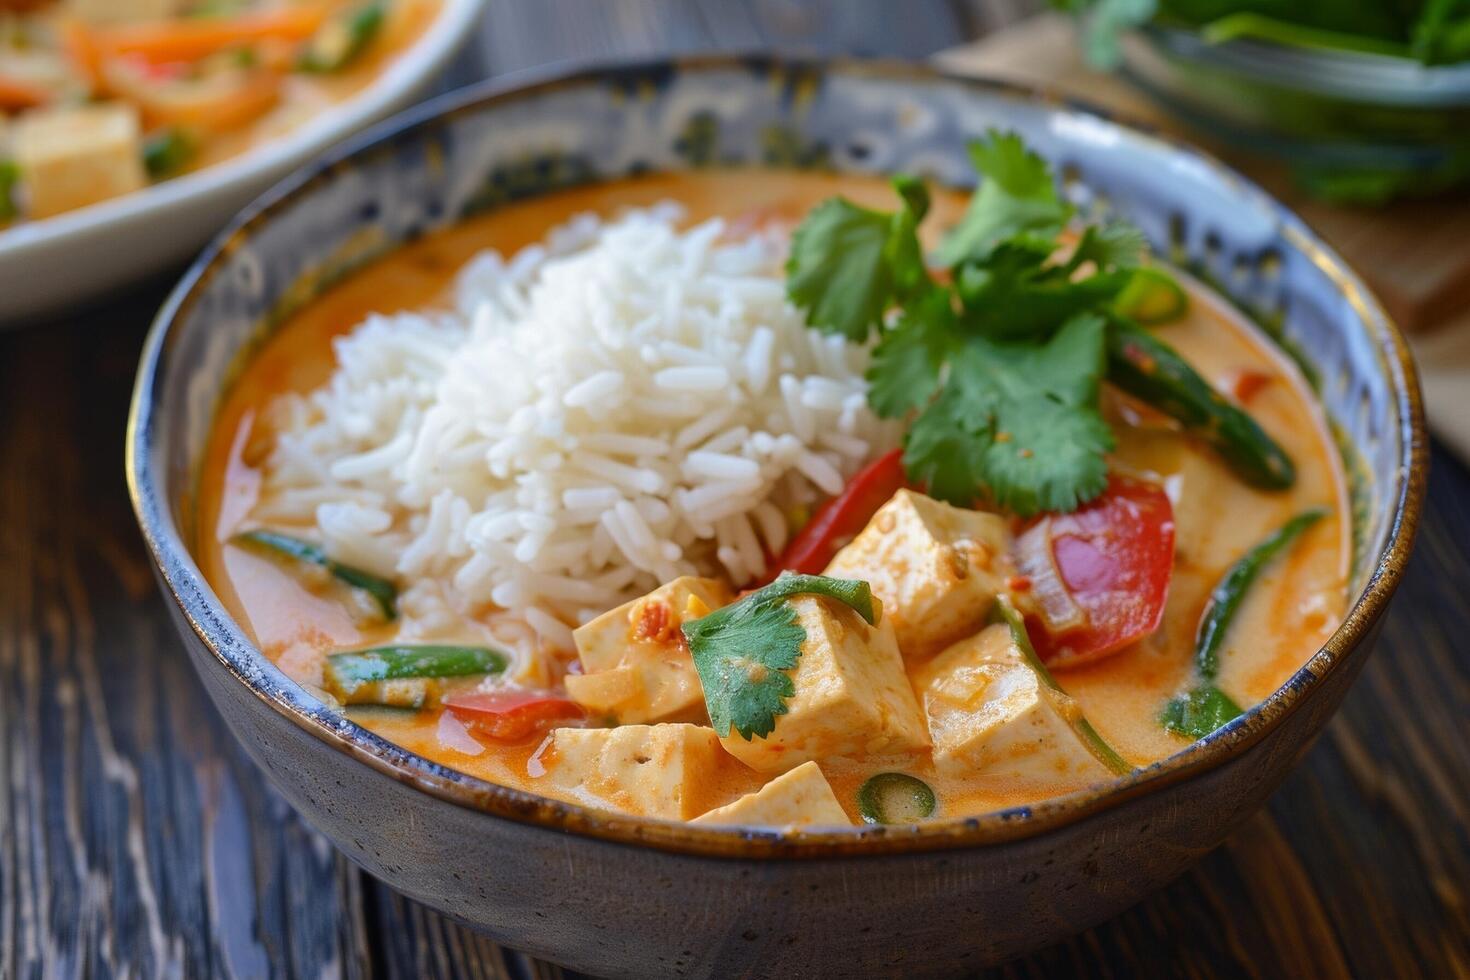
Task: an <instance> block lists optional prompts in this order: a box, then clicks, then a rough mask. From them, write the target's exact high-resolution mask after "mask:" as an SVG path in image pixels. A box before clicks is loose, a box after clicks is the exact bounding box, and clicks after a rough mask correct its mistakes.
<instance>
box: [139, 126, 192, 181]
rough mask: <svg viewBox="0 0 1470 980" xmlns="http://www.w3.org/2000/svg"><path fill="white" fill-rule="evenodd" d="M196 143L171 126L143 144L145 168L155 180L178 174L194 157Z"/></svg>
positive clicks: (179, 129)
mask: <svg viewBox="0 0 1470 980" xmlns="http://www.w3.org/2000/svg"><path fill="white" fill-rule="evenodd" d="M196 149H197V147H196V146H195V143H194V141H193V140H192V139H191V138H190V137H189V136H188V134H187V133H185V131H184V130H183V129H181V128H180V127H178V126H169V127H167V128H165V129H161V130H159V131H158V132H156V133H154V134H153V135H151V136H149V137H148V139H146V140H145V141H144V142H143V166H144V168H145V169H146V170H147V171H148V176H150V177H152V178H153V179H154V180H158V179H159V178H161V177H167V176H169V175H170V174H176V173H178V172H179V171H180V170H183V169H184V167H186V166H188V163H189V160H190V159H191V158H192V157H193V156H194V153H195V150H196Z"/></svg>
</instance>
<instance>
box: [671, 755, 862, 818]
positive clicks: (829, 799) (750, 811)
mask: <svg viewBox="0 0 1470 980" xmlns="http://www.w3.org/2000/svg"><path fill="white" fill-rule="evenodd" d="M690 822H691V823H706V824H723V825H738V826H742V827H805V826H809V825H811V824H817V825H820V826H833V825H838V826H847V825H850V824H851V823H852V821H851V820H849V819H848V817H847V814H846V813H844V812H843V810H842V804H841V803H838V802H837V794H836V793H834V792H832V786H831V784H830V783H828V782H827V777H826V776H824V775H822V770H821V769H820V768H818V766H817V764H816V763H815V762H803V763H802V764H801V765H799V766H797V767H796V768H795V769H793V770H791V771H790V772H787V773H782V774H781V775H779V776H777V777H776V778H775V779H773V780H771V781H770V782H769V783H766V784H765V785H764V786H762V787H761V788H760V789H759V790H757V791H756V792H754V793H746V794H745V795H744V796H742V797H740V799H738V800H736V801H735V802H734V803H728V804H726V805H725V806H722V807H720V808H719V809H716V810H711V811H709V812H708V813H706V814H703V815H701V816H698V817H695V818H694V819H693V820H692V821H690Z"/></svg>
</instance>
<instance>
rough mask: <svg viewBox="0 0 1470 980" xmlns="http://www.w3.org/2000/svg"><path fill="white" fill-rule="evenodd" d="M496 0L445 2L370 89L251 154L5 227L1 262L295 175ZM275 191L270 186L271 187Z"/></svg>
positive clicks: (412, 81) (407, 83)
mask: <svg viewBox="0 0 1470 980" xmlns="http://www.w3.org/2000/svg"><path fill="white" fill-rule="evenodd" d="M487 2H488V0H441V6H440V9H439V11H438V12H437V13H436V14H435V15H434V18H433V19H432V20H431V21H430V22H429V24H428V26H427V27H426V28H425V29H424V31H423V32H422V33H421V34H420V35H419V36H418V37H417V38H416V39H414V41H413V42H412V43H411V44H410V45H409V46H408V47H407V48H405V49H403V51H402V52H401V53H400V54H399V55H398V56H397V57H395V58H393V59H391V61H390V62H389V63H388V64H387V65H386V66H385V67H384V68H383V70H382V71H380V72H378V74H377V75H376V76H375V77H374V78H373V79H371V80H370V81H369V82H368V83H367V84H366V85H364V86H363V87H362V88H359V89H357V90H356V91H355V92H353V93H352V94H350V95H349V96H348V97H347V98H346V99H344V100H343V101H342V102H340V103H337V104H336V105H335V106H334V107H333V108H334V109H335V110H336V111H333V112H325V113H321V114H320V115H318V116H316V117H315V118H313V119H310V120H308V121H306V122H305V123H303V124H302V125H300V126H295V127H292V128H290V129H288V130H287V131H285V132H283V133H281V134H280V135H278V136H276V137H275V138H273V139H269V140H266V141H265V142H264V143H261V144H260V145H258V146H253V147H250V148H249V149H247V150H245V151H244V152H243V153H239V154H236V155H235V156H232V157H228V158H226V159H224V160H220V161H219V162H218V163H214V164H211V165H209V166H207V167H203V168H201V169H199V170H194V171H190V172H189V173H185V174H180V175H179V176H177V177H172V178H169V179H168V180H164V181H160V182H159V183H156V184H151V185H149V186H147V187H144V188H141V189H140V190H136V191H133V192H132V193H129V194H124V195H122V196H121V197H116V198H110V199H108V200H105V201H98V202H97V203H96V204H90V205H88V206H86V207H83V208H77V209H76V210H74V211H66V212H63V213H62V214H58V215H53V216H51V217H49V218H40V219H37V220H34V221H21V222H18V223H16V224H14V225H12V226H10V227H7V228H3V229H0V262H3V261H4V260H5V259H7V258H11V257H13V256H16V255H21V254H25V253H26V252H29V251H32V250H37V249H42V248H48V247H52V246H58V245H60V246H64V245H66V244H67V243H68V242H72V241H75V240H76V239H77V238H79V237H83V236H86V235H88V234H91V233H94V232H97V231H99V230H103V229H106V228H109V227H112V226H114V225H120V224H124V223H127V222H130V221H138V220H144V219H157V218H160V217H164V216H166V215H168V214H169V213H170V212H172V211H174V210H176V209H178V208H181V207H188V206H189V205H191V204H195V203H197V202H199V201H202V200H206V199H208V198H210V197H213V196H214V195H217V194H220V193H224V192H227V191H229V190H232V189H235V188H239V187H243V186H246V185H248V184H250V183H251V182H252V181H254V182H256V186H261V183H263V182H262V180H261V178H262V177H265V178H266V179H268V180H269V179H271V178H272V176H273V175H276V174H279V173H281V172H282V171H283V170H285V171H286V172H288V173H289V172H291V171H292V168H295V167H298V166H300V165H301V164H303V163H306V162H307V161H309V160H311V158H312V155H313V154H317V153H321V152H322V151H324V150H325V151H329V153H330V152H335V150H333V149H332V148H333V147H335V145H336V144H337V143H338V142H339V141H340V140H342V139H343V138H344V137H348V136H350V135H352V134H353V133H356V132H359V131H361V130H363V128H364V127H366V126H368V125H369V124H370V123H373V122H375V121H377V120H379V119H381V118H383V116H384V115H386V114H387V113H388V112H389V111H390V110H392V109H393V108H395V107H396V106H401V105H402V104H403V103H402V101H401V100H403V99H404V98H405V97H406V96H407V95H409V94H410V93H412V92H414V91H416V90H418V89H419V87H420V86H422V85H423V84H424V83H426V82H428V81H429V80H430V79H431V78H432V77H433V76H434V74H435V73H436V72H438V71H439V70H440V69H441V68H443V67H444V65H445V63H446V62H447V61H448V60H449V58H450V57H451V56H452V55H453V54H454V52H455V51H456V50H457V49H458V48H459V46H460V45H461V44H462V43H463V42H464V41H465V40H466V39H467V38H468V37H469V34H470V32H471V31H472V30H473V29H474V27H475V25H476V24H478V23H479V21H480V16H479V15H480V11H481V9H482V8H483V7H484V5H485V4H486V3H487ZM276 182H278V181H277V180H271V184H274V183H276ZM266 186H267V188H269V186H270V185H266Z"/></svg>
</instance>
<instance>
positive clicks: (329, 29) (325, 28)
mask: <svg viewBox="0 0 1470 980" xmlns="http://www.w3.org/2000/svg"><path fill="white" fill-rule="evenodd" d="M384 7H385V4H384V3H382V2H381V0H378V2H373V3H366V4H363V5H362V6H360V7H357V8H354V9H352V10H348V11H345V12H343V13H342V14H340V15H339V16H336V17H333V18H332V19H331V20H329V21H327V23H325V24H323V25H322V28H321V30H319V31H318V32H317V34H316V36H315V37H313V38H312V39H311V40H310V41H308V42H307V45H306V48H305V49H304V50H303V51H302V52H301V56H300V57H299V58H298V59H297V61H296V67H297V68H298V69H299V70H301V71H309V72H331V71H340V70H341V69H343V68H345V67H346V66H347V65H349V64H351V63H352V62H353V61H355V60H356V59H357V58H358V56H359V55H361V54H362V52H363V51H364V50H365V49H366V48H367V46H368V44H369V43H371V42H372V40H373V38H374V37H376V36H377V34H378V32H379V31H380V30H382V29H383V21H384V19H385V18H386V11H385V10H384Z"/></svg>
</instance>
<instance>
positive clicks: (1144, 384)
mask: <svg viewBox="0 0 1470 980" xmlns="http://www.w3.org/2000/svg"><path fill="white" fill-rule="evenodd" d="M1108 380H1109V381H1111V382H1113V384H1115V385H1117V386H1118V387H1119V388H1122V389H1123V390H1124V391H1126V392H1128V393H1129V394H1131V395H1133V396H1135V397H1137V398H1140V399H1142V400H1143V401H1145V402H1147V403H1148V404H1150V405H1152V406H1154V407H1155V408H1157V409H1158V410H1159V411H1161V412H1163V413H1164V414H1166V415H1169V416H1170V417H1172V418H1174V419H1177V420H1178V421H1179V422H1181V423H1183V424H1184V426H1185V428H1187V429H1189V430H1190V431H1191V432H1193V433H1195V434H1196V435H1198V436H1199V437H1200V438H1202V439H1204V440H1205V441H1206V442H1208V443H1210V445H1211V446H1213V447H1214V448H1215V451H1216V452H1218V453H1219V454H1220V455H1221V456H1222V457H1223V458H1224V459H1225V462H1227V463H1229V464H1230V468H1231V469H1233V470H1234V471H1235V473H1236V475H1237V476H1239V477H1240V478H1241V479H1243V480H1245V481H1246V482H1247V483H1249V484H1251V485H1252V486H1257V487H1262V488H1264V489H1267V490H1282V489H1285V488H1286V487H1289V486H1291V485H1292V483H1293V482H1294V481H1295V480H1296V467H1295V466H1293V465H1292V462H1291V457H1289V456H1288V455H1287V454H1286V451H1285V450H1283V449H1282V448H1281V447H1280V446H1278V445H1277V444H1276V442H1275V440H1273V439H1272V438H1271V437H1270V436H1268V435H1267V434H1266V433H1265V432H1264V431H1263V430H1262V429H1261V427H1260V426H1259V425H1257V424H1256V421H1255V419H1253V418H1251V417H1250V416H1249V415H1247V414H1246V413H1245V412H1243V411H1241V409H1240V408H1238V407H1237V406H1235V405H1232V404H1231V403H1230V402H1229V400H1227V399H1226V398H1225V396H1223V395H1221V394H1220V393H1219V392H1218V391H1216V390H1215V389H1214V388H1213V387H1211V385H1210V383H1209V382H1208V381H1206V380H1205V379H1204V378H1202V377H1201V376H1200V375H1199V372H1197V371H1195V369H1194V368H1192V367H1190V366H1189V363H1188V362H1187V361H1185V360H1184V358H1182V357H1180V356H1179V354H1178V353H1176V352H1175V350H1174V349H1173V348H1172V347H1170V346H1169V345H1168V344H1166V343H1164V342H1163V341H1161V340H1159V339H1158V338H1157V337H1155V336H1154V335H1153V334H1151V333H1149V332H1148V331H1147V330H1144V329H1142V328H1141V327H1139V326H1138V325H1137V324H1136V323H1133V322H1132V321H1130V320H1128V319H1127V318H1125V317H1120V316H1113V317H1112V318H1111V322H1110V323H1109V325H1108Z"/></svg>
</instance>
